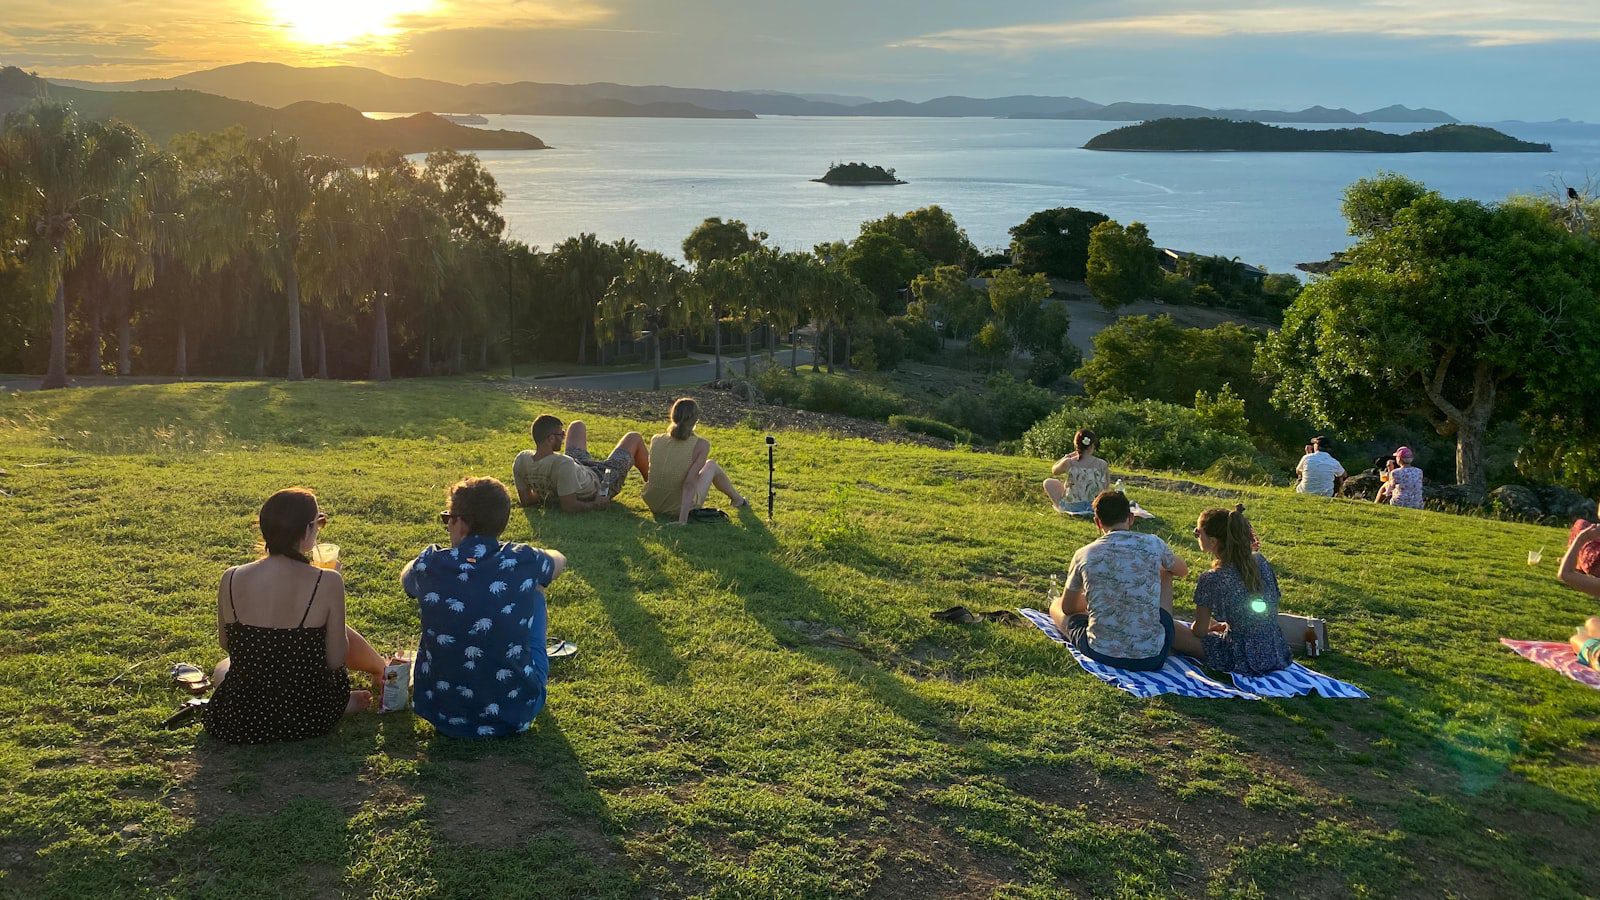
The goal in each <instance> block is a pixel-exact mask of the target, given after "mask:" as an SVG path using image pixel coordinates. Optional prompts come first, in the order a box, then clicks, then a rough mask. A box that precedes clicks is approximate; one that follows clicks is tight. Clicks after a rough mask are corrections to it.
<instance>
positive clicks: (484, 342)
mask: <svg viewBox="0 0 1600 900" xmlns="http://www.w3.org/2000/svg"><path fill="white" fill-rule="evenodd" d="M488 368H489V333H488V332H487V331H486V332H484V333H483V334H481V335H479V336H478V369H479V370H485V369H488Z"/></svg>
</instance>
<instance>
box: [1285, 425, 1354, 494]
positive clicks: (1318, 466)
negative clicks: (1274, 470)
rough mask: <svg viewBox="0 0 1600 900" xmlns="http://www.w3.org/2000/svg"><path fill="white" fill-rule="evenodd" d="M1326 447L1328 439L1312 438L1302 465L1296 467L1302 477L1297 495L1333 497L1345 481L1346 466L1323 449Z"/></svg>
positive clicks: (1301, 461)
mask: <svg viewBox="0 0 1600 900" xmlns="http://www.w3.org/2000/svg"><path fill="white" fill-rule="evenodd" d="M1326 445H1327V439H1326V438H1322V437H1315V438H1312V439H1311V443H1309V444H1307V445H1306V455H1305V456H1302V457H1300V464H1299V465H1297V466H1295V467H1294V470H1295V472H1296V473H1297V474H1299V476H1300V481H1299V483H1298V484H1296V485H1295V487H1294V489H1295V492H1296V493H1300V494H1318V495H1320V496H1323V497H1332V496H1333V495H1334V492H1335V490H1337V488H1338V487H1339V484H1340V483H1341V482H1343V481H1344V476H1345V471H1344V466H1342V465H1340V464H1339V461H1338V460H1337V459H1334V458H1333V457H1332V456H1330V455H1329V454H1328V452H1327V450H1325V449H1323V448H1324V447H1325V446H1326Z"/></svg>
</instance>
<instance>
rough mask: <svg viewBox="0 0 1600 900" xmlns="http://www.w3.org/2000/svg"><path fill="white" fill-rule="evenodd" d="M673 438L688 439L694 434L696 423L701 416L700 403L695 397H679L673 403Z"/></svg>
mask: <svg viewBox="0 0 1600 900" xmlns="http://www.w3.org/2000/svg"><path fill="white" fill-rule="evenodd" d="M671 418H672V432H671V434H672V437H673V440H678V441H686V440H688V439H689V436H690V435H692V434H694V423H695V422H696V421H697V420H699V418H700V404H698V403H696V402H694V398H693V397H679V398H678V399H677V401H676V402H674V403H673V404H672V415H671Z"/></svg>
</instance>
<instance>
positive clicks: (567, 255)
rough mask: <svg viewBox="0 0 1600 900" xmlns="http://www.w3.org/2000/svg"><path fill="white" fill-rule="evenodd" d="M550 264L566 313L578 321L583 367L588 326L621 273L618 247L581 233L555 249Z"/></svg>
mask: <svg viewBox="0 0 1600 900" xmlns="http://www.w3.org/2000/svg"><path fill="white" fill-rule="evenodd" d="M550 264H551V270H552V271H553V272H555V273H557V278H558V283H559V286H560V296H561V297H562V298H563V299H564V300H565V301H566V303H565V306H566V308H567V310H568V312H569V313H572V314H575V315H576V316H577V318H578V364H579V365H584V364H586V363H587V362H588V361H589V353H588V345H589V325H590V323H591V322H592V321H593V320H594V316H595V310H597V309H598V308H599V303H600V300H601V298H602V297H604V296H605V293H606V288H607V287H608V286H609V285H610V284H611V281H612V279H614V278H616V277H617V276H618V275H619V274H621V272H622V260H621V257H620V254H619V248H618V245H616V244H607V243H603V242H601V240H600V239H599V238H598V237H596V236H595V235H593V234H591V233H589V232H584V233H583V234H580V235H578V236H577V237H571V238H567V239H566V240H564V241H562V242H561V243H559V244H557V245H555V247H554V248H552V249H551V251H550Z"/></svg>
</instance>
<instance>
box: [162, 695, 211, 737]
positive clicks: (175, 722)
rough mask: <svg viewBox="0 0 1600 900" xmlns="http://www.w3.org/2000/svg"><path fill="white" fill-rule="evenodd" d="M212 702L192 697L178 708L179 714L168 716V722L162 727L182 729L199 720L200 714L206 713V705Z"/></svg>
mask: <svg viewBox="0 0 1600 900" xmlns="http://www.w3.org/2000/svg"><path fill="white" fill-rule="evenodd" d="M210 702H211V701H210V700H207V699H205V698H204V697H190V698H189V699H188V700H185V701H183V705H182V706H180V707H178V711H177V712H175V713H173V714H172V715H170V716H167V720H166V721H165V722H162V723H161V727H162V728H167V729H172V728H181V727H183V726H184V725H188V724H190V723H191V722H194V721H196V720H198V719H199V718H200V714H201V713H202V712H204V711H205V708H206V704H208V703H210Z"/></svg>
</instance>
